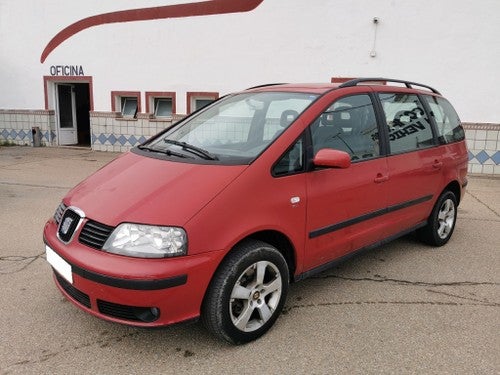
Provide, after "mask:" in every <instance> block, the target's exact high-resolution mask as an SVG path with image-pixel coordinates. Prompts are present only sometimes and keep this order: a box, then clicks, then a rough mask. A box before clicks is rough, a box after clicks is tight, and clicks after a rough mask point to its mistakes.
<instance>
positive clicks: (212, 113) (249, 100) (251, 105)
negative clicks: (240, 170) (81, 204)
mask: <svg viewBox="0 0 500 375" xmlns="http://www.w3.org/2000/svg"><path fill="white" fill-rule="evenodd" d="M317 97H318V95H314V94H308V93H289V92H259V93H242V94H236V95H232V96H228V97H226V98H223V99H221V100H219V101H218V102H216V103H214V104H212V105H211V106H209V107H207V108H205V109H203V110H201V111H200V112H199V113H197V114H195V115H194V116H191V117H189V118H188V119H186V120H184V121H181V122H180V123H179V124H178V125H176V126H174V127H173V128H171V129H169V130H168V131H167V132H165V133H163V134H162V135H161V136H159V137H157V138H155V139H154V140H153V141H151V142H149V143H147V144H145V145H144V146H143V148H144V149H147V150H149V151H156V152H162V153H165V154H167V155H169V156H172V155H173V156H174V157H179V155H181V157H182V158H191V159H205V160H215V161H218V162H221V163H231V164H235V163H236V164H247V163H250V162H251V161H252V160H254V159H255V158H256V157H257V156H258V155H260V153H261V152H262V151H263V150H264V149H266V147H268V146H269V145H270V144H271V142H272V141H273V140H275V139H276V138H277V137H278V136H279V135H280V134H281V133H282V132H283V131H284V130H285V129H286V128H288V126H290V124H291V123H292V122H293V121H295V119H296V118H297V117H298V116H299V115H300V113H302V112H303V111H304V110H305V109H306V108H307V107H308V106H309V105H310V104H311V103H312V102H313V101H314V100H315V99H316V98H317Z"/></svg>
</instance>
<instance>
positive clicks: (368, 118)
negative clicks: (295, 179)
mask: <svg viewBox="0 0 500 375" xmlns="http://www.w3.org/2000/svg"><path fill="white" fill-rule="evenodd" d="M311 133H312V141H313V149H314V153H315V154H316V153H317V152H318V151H319V150H321V149H322V148H332V149H335V150H341V151H345V152H347V153H348V154H349V155H351V160H353V161H356V160H362V159H370V158H373V157H377V156H379V155H380V148H379V142H378V127H377V120H376V117H375V111H374V109H373V104H372V101H371V99H370V96H368V95H366V94H362V95H352V96H347V97H344V98H341V99H338V100H337V101H335V102H334V103H333V104H332V105H331V106H330V107H329V108H328V109H327V110H326V111H325V112H323V113H322V114H321V116H320V117H319V118H318V119H316V121H315V122H314V123H313V124H312V126H311Z"/></svg>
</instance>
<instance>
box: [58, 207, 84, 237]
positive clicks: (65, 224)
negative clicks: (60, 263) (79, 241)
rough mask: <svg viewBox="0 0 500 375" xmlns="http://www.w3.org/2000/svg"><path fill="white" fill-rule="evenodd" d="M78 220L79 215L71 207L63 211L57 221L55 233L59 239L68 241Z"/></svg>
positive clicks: (79, 218)
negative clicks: (59, 219)
mask: <svg viewBox="0 0 500 375" xmlns="http://www.w3.org/2000/svg"><path fill="white" fill-rule="evenodd" d="M80 220H81V217H80V215H78V214H77V213H76V212H75V211H73V210H72V209H71V208H69V209H67V210H66V211H65V212H64V215H63V216H62V219H61V222H60V223H59V228H58V229H57V234H58V235H59V238H60V239H61V241H63V242H65V243H68V242H69V241H70V240H71V238H72V237H73V234H74V233H75V230H76V228H77V227H78V224H79V223H80Z"/></svg>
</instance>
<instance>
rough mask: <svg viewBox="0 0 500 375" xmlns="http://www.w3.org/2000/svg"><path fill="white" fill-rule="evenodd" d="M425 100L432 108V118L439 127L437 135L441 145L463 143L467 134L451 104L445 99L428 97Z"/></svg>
mask: <svg viewBox="0 0 500 375" xmlns="http://www.w3.org/2000/svg"><path fill="white" fill-rule="evenodd" d="M425 100H426V101H427V103H429V107H430V108H431V116H432V117H434V120H435V121H436V125H437V133H438V137H439V141H440V142H441V143H451V142H456V141H461V140H463V139H464V138H465V132H464V129H463V128H462V125H461V123H460V118H459V117H458V114H457V112H455V109H454V108H453V107H452V105H451V104H450V102H448V101H447V100H446V99H444V98H440V97H436V96H430V95H426V96H425Z"/></svg>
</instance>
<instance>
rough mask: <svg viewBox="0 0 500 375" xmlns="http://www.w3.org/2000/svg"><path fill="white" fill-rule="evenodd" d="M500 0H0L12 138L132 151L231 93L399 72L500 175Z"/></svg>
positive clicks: (5, 133) (480, 165)
mask: <svg viewBox="0 0 500 375" xmlns="http://www.w3.org/2000/svg"><path fill="white" fill-rule="evenodd" d="M498 14H500V1H498V0H479V1H476V2H471V1H466V0H440V1H435V0H421V1H418V2H414V1H407V0H378V1H373V0H310V1H305V0H286V1H285V0H207V1H193V0H191V1H190V0H142V1H139V0H122V1H120V2H116V1H97V0H88V1H84V2H77V1H73V2H67V1H62V0H49V1H35V0H22V1H9V0H0V64H1V65H0V66H1V68H0V82H1V88H2V90H1V93H0V142H3V143H16V144H32V142H33V133H32V129H33V128H39V129H40V131H39V132H37V133H36V134H35V138H36V137H37V136H38V135H41V137H42V138H41V141H42V144H44V145H51V146H58V145H75V144H77V145H81V146H86V147H92V148H93V149H95V150H108V151H124V150H126V149H128V148H130V147H132V146H133V145H136V144H138V143H139V142H141V141H143V140H145V139H146V138H147V137H149V136H150V135H153V134H154V133H156V132H157V131H159V130H161V129H163V128H164V127H166V126H169V125H170V124H171V123H172V121H175V120H177V119H178V118H181V117H183V116H184V115H186V114H188V113H190V112H191V111H193V110H194V109H196V108H197V107H199V106H201V105H204V104H206V103H207V102H208V101H211V100H213V99H215V98H217V97H219V96H222V95H224V94H226V93H228V92H231V91H235V90H241V89H244V88H246V87H250V86H255V85H259V84H262V83H269V82H325V81H326V82H330V81H331V80H332V79H333V78H345V77H370V76H371V77H389V78H400V79H407V80H410V81H415V82H421V83H424V84H428V85H431V86H434V87H436V88H437V89H438V90H439V91H440V92H441V93H443V95H444V96H445V97H447V98H448V99H449V100H450V101H451V102H452V103H453V104H454V106H455V108H456V109H457V111H458V112H459V114H460V115H461V118H462V120H463V121H464V123H465V126H466V129H467V137H468V141H469V143H468V144H469V149H470V152H471V154H470V158H471V166H470V170H471V171H472V172H477V173H487V174H493V173H494V174H500V165H499V163H500V152H499V151H498V150H499V149H500V147H499V143H500V140H499V135H498V134H499V129H500V99H499V97H498V95H497V88H498V87H499V86H500V74H499V73H500V70H499V68H498V66H499V61H500V39H499V37H500V23H499V22H498V20H497V18H498Z"/></svg>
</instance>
